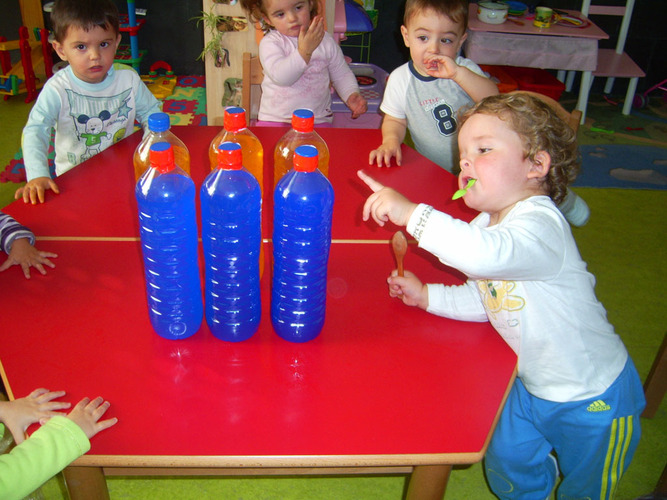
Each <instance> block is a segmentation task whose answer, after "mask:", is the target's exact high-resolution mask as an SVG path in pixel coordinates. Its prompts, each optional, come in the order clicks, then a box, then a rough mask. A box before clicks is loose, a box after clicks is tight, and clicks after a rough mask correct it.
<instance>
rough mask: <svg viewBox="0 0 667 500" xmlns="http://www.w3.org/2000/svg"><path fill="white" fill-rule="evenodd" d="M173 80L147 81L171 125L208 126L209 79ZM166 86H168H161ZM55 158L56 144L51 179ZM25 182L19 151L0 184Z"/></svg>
mask: <svg viewBox="0 0 667 500" xmlns="http://www.w3.org/2000/svg"><path fill="white" fill-rule="evenodd" d="M171 78H172V81H171V82H166V81H164V82H163V81H159V82H158V81H155V82H151V81H149V80H148V79H147V80H146V81H147V85H148V88H149V89H151V91H153V93H154V94H155V95H156V97H157V98H158V99H160V100H161V101H162V110H163V111H164V112H165V113H167V114H169V115H170V116H171V124H172V125H206V86H205V82H206V78H205V77H204V76H199V75H195V76H179V77H171ZM162 80H165V79H162ZM174 80H175V81H174ZM163 83H164V84H165V85H162V84H163ZM165 89H166V90H165ZM172 89H173V90H172ZM169 91H171V95H167V96H166V97H164V95H165V93H166V92H169ZM54 155H55V152H54V149H53V141H51V144H50V147H49V156H48V157H49V168H50V169H51V174H52V175H53V174H54V164H53V157H54ZM25 180H26V177H25V167H24V165H23V152H22V151H21V150H20V149H19V151H18V152H17V153H16V155H15V156H14V159H12V160H11V161H10V162H9V165H5V166H3V167H0V182H24V181H25Z"/></svg>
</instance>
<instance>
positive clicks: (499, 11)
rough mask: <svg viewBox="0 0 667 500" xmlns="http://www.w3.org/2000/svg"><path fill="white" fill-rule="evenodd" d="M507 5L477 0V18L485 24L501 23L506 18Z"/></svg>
mask: <svg viewBox="0 0 667 500" xmlns="http://www.w3.org/2000/svg"><path fill="white" fill-rule="evenodd" d="M509 10H510V8H509V5H507V4H506V3H502V2H479V3H478V4H477V19H479V20H480V21H482V22H483V23H487V24H502V23H504V22H505V20H506V19H507V13H508V12H509Z"/></svg>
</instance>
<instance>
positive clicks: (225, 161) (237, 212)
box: [201, 142, 262, 342]
mask: <svg viewBox="0 0 667 500" xmlns="http://www.w3.org/2000/svg"><path fill="white" fill-rule="evenodd" d="M242 156H243V155H242V152H241V145H239V144H237V143H232V142H223V143H222V144H220V146H219V148H218V167H217V168H216V169H215V170H214V171H212V172H211V173H210V174H209V175H208V176H207V177H206V180H204V184H202V187H201V212H202V243H203V246H204V259H205V262H206V271H205V273H204V296H205V308H204V310H205V316H206V322H207V323H208V326H209V328H210V330H211V333H213V335H215V336H216V337H217V338H219V339H221V340H227V341H230V342H239V341H242V340H246V339H248V338H250V337H252V335H253V334H254V333H255V332H256V331H257V328H258V327H259V321H260V318H261V312H262V311H261V309H262V307H261V298H260V283H259V281H260V279H259V252H260V246H261V244H262V233H261V210H262V196H261V190H260V187H259V183H258V182H257V179H256V178H255V177H254V176H253V175H252V174H251V173H250V172H248V170H246V169H245V168H244V167H243V160H242Z"/></svg>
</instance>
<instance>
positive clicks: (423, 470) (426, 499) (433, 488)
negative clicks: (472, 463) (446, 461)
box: [405, 465, 452, 500]
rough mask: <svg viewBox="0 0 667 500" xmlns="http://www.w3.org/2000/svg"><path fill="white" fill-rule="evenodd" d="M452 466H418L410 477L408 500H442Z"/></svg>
mask: <svg viewBox="0 0 667 500" xmlns="http://www.w3.org/2000/svg"><path fill="white" fill-rule="evenodd" d="M450 472H452V466H451V465H417V466H415V468H414V470H413V471H412V474H411V476H410V482H409V483H408V493H407V495H406V497H405V498H406V500H442V497H443V496H444V495H445V489H446V488H447V480H448V479H449V474H450Z"/></svg>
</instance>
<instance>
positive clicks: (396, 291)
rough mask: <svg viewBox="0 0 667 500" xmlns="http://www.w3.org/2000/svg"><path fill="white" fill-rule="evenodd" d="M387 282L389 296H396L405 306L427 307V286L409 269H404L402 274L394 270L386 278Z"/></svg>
mask: <svg viewBox="0 0 667 500" xmlns="http://www.w3.org/2000/svg"><path fill="white" fill-rule="evenodd" d="M387 283H388V284H389V296H390V297H398V298H399V299H401V300H402V301H403V303H404V304H405V305H407V306H417V307H419V308H420V309H424V310H425V309H427V308H428V288H427V287H426V285H424V284H423V283H422V282H421V281H419V278H417V276H415V275H414V274H413V273H411V272H410V271H405V272H404V276H398V272H397V271H396V270H394V271H393V272H392V273H391V276H390V277H389V278H387Z"/></svg>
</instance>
